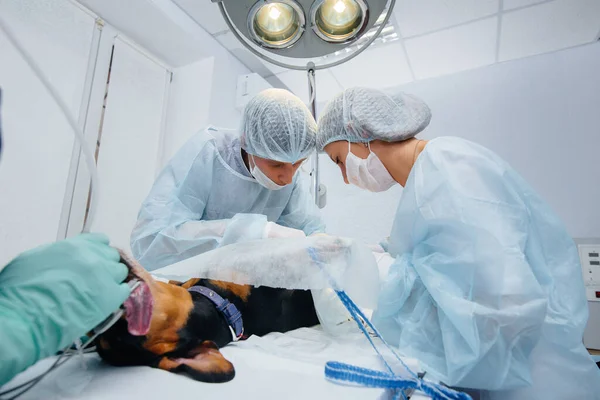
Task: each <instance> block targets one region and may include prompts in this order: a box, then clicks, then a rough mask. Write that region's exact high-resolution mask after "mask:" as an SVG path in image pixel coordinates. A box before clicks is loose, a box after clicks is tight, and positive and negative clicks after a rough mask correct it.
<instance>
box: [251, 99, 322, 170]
mask: <svg viewBox="0 0 600 400" xmlns="http://www.w3.org/2000/svg"><path fill="white" fill-rule="evenodd" d="M240 131H241V135H242V140H241V144H242V148H243V149H244V150H245V151H246V152H247V153H248V154H252V155H255V156H258V157H262V158H268V159H270V160H276V161H281V162H286V163H295V162H297V161H298V160H301V159H303V158H306V157H308V156H309V155H310V152H311V151H313V150H315V143H316V142H315V141H316V138H315V136H316V133H317V123H316V122H315V119H314V118H313V116H312V115H311V113H310V111H309V110H308V108H307V107H306V105H304V103H303V102H302V101H301V100H300V99H299V98H298V97H296V96H294V95H293V94H292V93H290V92H288V91H287V90H283V89H267V90H264V91H262V92H260V93H259V94H258V95H256V97H254V98H253V99H252V100H250V101H249V102H248V104H247V105H246V108H245V109H244V116H243V118H242V125H241V128H240Z"/></svg>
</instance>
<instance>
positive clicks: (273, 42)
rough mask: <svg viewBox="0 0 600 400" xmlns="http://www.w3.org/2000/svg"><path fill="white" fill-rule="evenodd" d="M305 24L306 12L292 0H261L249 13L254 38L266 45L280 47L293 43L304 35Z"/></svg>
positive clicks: (250, 29) (250, 28) (249, 26)
mask: <svg viewBox="0 0 600 400" xmlns="http://www.w3.org/2000/svg"><path fill="white" fill-rule="evenodd" d="M304 26H305V19H304V13H303V12H302V9H301V8H300V6H299V5H298V4H297V3H295V2H294V1H291V0H279V1H264V0H261V1H259V2H258V3H256V4H254V6H253V7H252V9H251V10H250V13H249V14H248V29H249V31H250V33H251V35H252V38H253V39H254V41H255V42H256V43H258V44H259V45H261V46H264V47H269V48H274V49H280V48H285V47H289V46H291V45H293V44H294V43H295V42H297V41H298V39H300V36H302V33H303V32H304Z"/></svg>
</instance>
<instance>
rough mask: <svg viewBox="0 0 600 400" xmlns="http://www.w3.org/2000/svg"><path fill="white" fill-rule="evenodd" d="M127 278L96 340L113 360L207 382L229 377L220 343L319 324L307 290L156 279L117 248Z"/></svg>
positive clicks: (232, 372)
mask: <svg viewBox="0 0 600 400" xmlns="http://www.w3.org/2000/svg"><path fill="white" fill-rule="evenodd" d="M121 262H123V263H124V264H125V265H127V266H128V267H129V271H130V273H129V276H128V278H127V281H132V280H134V281H139V286H138V287H137V288H136V289H135V290H133V291H132V294H131V296H130V297H129V299H128V300H127V301H126V302H125V304H124V307H125V315H124V316H123V317H122V318H121V319H119V320H118V321H117V322H116V323H115V324H114V325H113V326H112V327H110V328H109V329H108V330H107V331H106V332H104V333H102V334H101V335H99V336H98V337H97V338H96V340H95V344H96V349H97V352H98V354H99V355H100V357H101V358H102V359H103V360H104V361H106V362H108V363H109V364H111V365H114V366H136V365H137V366H139V365H144V366H150V367H154V368H160V369H163V370H166V371H170V372H176V373H177V372H181V373H185V374H187V375H189V376H190V377H192V378H193V379H196V380H198V381H202V382H209V383H222V382H228V381H230V380H232V379H233V378H234V377H235V369H234V367H233V365H232V364H231V363H230V362H229V361H228V360H227V359H225V357H223V355H222V354H221V352H220V351H219V348H221V347H223V346H226V345H227V344H229V343H231V342H232V341H236V340H243V339H245V338H246V337H248V336H251V335H257V336H262V335H265V334H267V333H270V332H282V333H283V332H287V331H290V330H294V329H298V328H302V327H311V326H315V325H318V324H319V320H318V318H317V314H316V311H315V307H314V303H313V298H312V295H311V292H310V291H306V290H286V289H275V288H270V287H264V286H261V287H252V286H249V285H237V284H234V283H230V282H222V281H215V280H206V279H191V280H188V281H187V282H175V281H169V283H165V282H160V281H157V280H155V279H153V278H152V276H151V275H150V274H149V273H148V272H147V271H145V270H144V269H143V268H142V266H141V265H139V263H137V262H136V261H134V260H131V259H129V258H127V257H126V256H125V255H124V254H123V253H121Z"/></svg>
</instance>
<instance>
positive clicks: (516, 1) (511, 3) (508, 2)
mask: <svg viewBox="0 0 600 400" xmlns="http://www.w3.org/2000/svg"><path fill="white" fill-rule="evenodd" d="M546 1H548V0H504V1H503V2H502V9H504V10H512V9H513V8H521V7H527V6H530V5H532V4H537V3H544V2H546Z"/></svg>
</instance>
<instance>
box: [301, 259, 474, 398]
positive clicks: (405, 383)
mask: <svg viewBox="0 0 600 400" xmlns="http://www.w3.org/2000/svg"><path fill="white" fill-rule="evenodd" d="M308 253H309V255H310V257H311V259H312V260H313V261H314V262H315V263H316V264H317V265H318V266H319V267H320V268H321V270H322V271H323V272H324V273H325V275H326V276H327V277H328V279H329V282H330V285H332V287H333V288H334V290H335V292H336V294H337V295H338V297H339V299H340V301H341V302H342V304H343V305H344V307H346V309H347V310H348V312H350V315H351V316H352V318H354V321H355V322H356V324H357V325H358V327H359V329H360V330H361V331H362V333H363V334H364V335H365V337H366V338H367V339H368V341H369V343H370V344H371V346H372V347H373V349H374V350H375V352H377V354H378V356H379V358H380V359H381V360H382V361H383V364H384V365H385V367H386V368H387V370H388V371H389V373H387V372H382V371H376V370H369V369H366V368H360V367H355V366H352V365H348V364H344V363H340V362H336V361H329V362H327V363H326V364H325V377H326V379H329V380H332V381H343V382H352V383H356V384H359V385H362V386H367V387H378V388H383V389H390V390H401V392H399V393H397V396H396V398H399V395H402V397H403V398H406V396H405V395H404V390H406V389H418V390H420V391H422V392H423V393H425V394H427V395H428V396H430V397H431V398H432V399H434V400H471V396H469V395H468V394H466V393H461V392H457V391H455V390H452V389H450V388H448V387H445V386H443V385H439V384H436V383H433V382H428V381H425V380H423V379H421V378H419V377H418V376H417V374H415V373H414V372H413V371H412V370H411V369H410V368H409V367H408V365H406V363H404V361H402V358H401V357H400V356H399V355H398V354H397V353H396V351H395V350H394V349H393V348H392V347H391V346H390V345H389V344H388V343H387V342H386V341H385V340H384V339H383V337H382V336H381V334H380V333H379V331H378V330H377V328H375V326H373V324H372V323H371V321H370V320H369V319H368V318H367V317H366V316H365V315H364V314H363V312H362V311H361V310H360V308H358V306H357V305H356V304H355V303H354V302H353V301H352V299H351V298H350V297H349V296H348V295H347V294H346V292H345V291H343V290H339V289H337V285H336V283H335V282H334V280H333V277H332V276H331V275H329V274H328V273H327V271H326V270H325V268H324V263H323V262H322V261H321V260H320V258H319V256H318V254H317V252H316V250H315V249H314V248H312V247H310V248H308ZM361 319H362V320H363V321H364V323H365V324H366V325H367V326H368V327H369V328H370V329H371V330H372V331H373V332H374V333H375V336H377V337H378V338H379V339H380V340H381V342H382V343H383V344H384V345H385V347H386V348H387V349H388V350H389V351H390V352H391V353H392V354H393V355H394V357H395V358H396V359H397V360H398V361H400V364H401V365H402V366H403V367H404V368H405V370H406V371H407V372H408V373H409V374H410V375H411V378H412V379H404V378H401V377H399V376H397V375H396V374H395V373H394V371H393V369H392V367H391V366H390V365H389V364H388V362H387V361H386V359H385V357H383V354H381V352H380V351H379V349H378V348H377V346H376V345H375V343H374V342H373V339H371V335H369V333H368V332H367V330H366V328H365V327H364V326H363V324H362V323H361V322H360V320H361Z"/></svg>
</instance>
